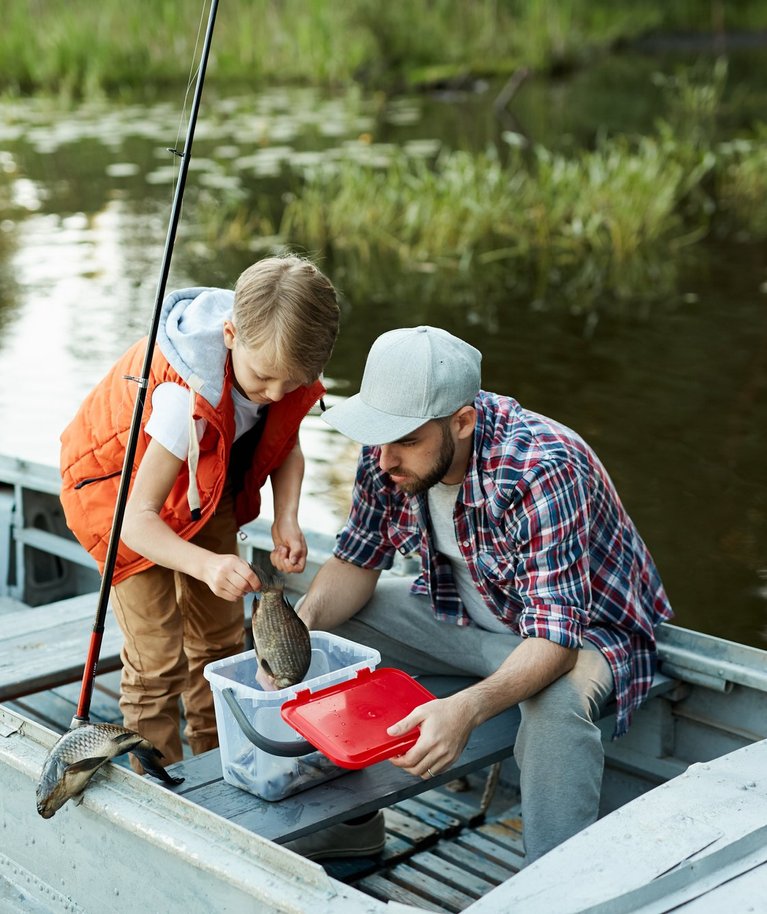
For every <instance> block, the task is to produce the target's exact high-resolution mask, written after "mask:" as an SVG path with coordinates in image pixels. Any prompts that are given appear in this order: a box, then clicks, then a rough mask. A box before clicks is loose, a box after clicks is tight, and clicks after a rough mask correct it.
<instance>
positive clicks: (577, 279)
mask: <svg viewBox="0 0 767 914" xmlns="http://www.w3.org/2000/svg"><path fill="white" fill-rule="evenodd" d="M681 149H682V147H681V146H680V145H679V144H678V143H675V142H674V141H673V138H672V137H670V136H668V135H666V136H659V137H643V138H640V139H638V140H633V141H632V140H630V139H628V138H625V137H618V138H614V139H609V140H604V141H602V142H601V143H600V144H599V145H598V147H597V148H596V149H594V150H592V151H583V152H579V153H577V154H574V155H570V156H566V155H564V154H556V153H552V152H550V151H548V150H546V149H544V148H541V147H537V148H535V149H534V150H533V152H532V156H528V155H527V154H526V153H525V152H524V151H521V150H519V149H517V148H512V149H511V150H510V155H509V158H508V160H507V161H502V160H501V157H500V155H499V154H498V153H497V152H496V151H494V150H492V149H490V150H488V151H487V152H485V153H484V154H482V155H479V156H475V155H472V154H470V153H467V152H463V151H443V152H441V153H440V154H439V155H438V156H437V157H436V159H435V161H434V162H433V163H430V162H428V161H426V160H424V159H422V158H412V157H409V156H407V155H406V154H404V153H402V152H395V153H393V154H392V157H391V161H390V164H389V165H388V167H386V168H380V167H373V166H371V165H369V164H366V163H365V162H364V161H359V160H350V161H346V162H343V163H333V164H332V165H330V166H328V165H324V166H320V167H317V168H312V169H310V170H308V172H307V173H305V174H304V176H303V180H304V182H305V183H304V185H303V187H302V188H301V190H300V192H298V193H297V194H296V196H295V198H294V199H293V200H292V201H291V202H289V203H288V205H287V207H286V209H285V214H284V218H283V221H282V224H281V227H280V230H281V234H282V235H283V237H285V238H286V239H289V240H291V241H294V242H298V243H300V244H304V245H308V246H310V247H313V248H319V249H320V250H323V251H328V252H330V254H331V255H332V256H333V257H334V258H336V259H338V258H339V257H344V258H354V259H357V260H359V261H361V262H365V261H369V260H370V258H371V257H372V256H374V255H378V254H381V253H383V254H388V255H391V256H394V257H395V258H396V259H397V260H398V261H399V262H400V263H401V264H402V265H403V267H404V268H405V269H407V270H417V271H419V272H425V271H447V272H448V273H449V274H450V275H451V277H454V276H455V275H456V274H461V273H462V274H471V275H476V274H477V273H482V272H485V273H486V272H487V271H488V270H493V271H495V273H496V274H497V272H498V271H499V270H503V271H505V272H508V273H509V275H511V276H513V277H514V280H513V285H514V287H515V288H516V289H517V292H518V293H521V294H523V295H525V296H527V297H528V298H530V299H532V300H533V301H540V302H545V301H547V300H548V299H550V298H551V296H552V295H556V296H563V295H564V296H565V297H566V298H568V299H569V301H570V302H571V303H573V304H576V303H577V306H578V307H579V308H582V307H588V306H589V305H590V304H593V303H594V302H596V301H599V300H602V299H604V298H605V297H613V298H617V299H624V298H629V297H636V296H637V295H639V296H640V297H649V298H654V297H656V296H659V295H663V294H667V293H668V288H666V287H659V286H658V284H657V282H655V281H654V277H655V274H659V273H660V272H661V271H660V270H659V269H658V268H657V263H659V262H662V261H664V260H666V259H668V257H669V255H670V254H672V253H673V252H674V251H675V250H678V249H680V248H681V247H683V246H685V245H687V244H689V243H691V241H693V240H695V238H696V237H697V235H698V233H699V232H700V231H702V230H703V228H704V226H700V225H699V226H698V227H697V228H698V231H697V232H692V233H691V231H690V226H689V225H687V224H686V223H685V219H684V217H683V213H682V210H681V204H682V202H683V201H684V200H685V199H686V198H688V197H689V195H690V193H691V192H692V191H693V190H694V189H695V188H697V187H698V186H699V184H700V183H701V181H702V179H703V177H704V175H705V174H706V173H707V172H708V171H709V170H710V169H711V168H713V165H714V158H713V156H712V155H711V154H709V153H707V152H704V151H702V150H697V151H696V150H695V149H693V148H692V147H689V146H684V147H683V150H684V155H681V154H680V150H681Z"/></svg>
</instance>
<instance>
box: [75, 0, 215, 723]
mask: <svg viewBox="0 0 767 914" xmlns="http://www.w3.org/2000/svg"><path fill="white" fill-rule="evenodd" d="M206 2H207V0H206ZM206 2H204V3H203V17H204V12H205V8H206ZM218 4H219V0H210V12H209V14H208V24H207V27H206V29H205V40H204V42H203V46H202V51H201V53H200V62H199V64H198V67H197V70H196V72H195V71H194V64H193V65H192V72H193V74H195V75H193V76H192V78H190V85H191V83H192V82H194V85H195V88H194V98H193V100H192V109H191V112H190V114H189V120H188V124H187V133H186V138H185V140H184V149H183V151H181V152H179V150H178V149H175V150H171V151H172V152H173V153H174V154H175V155H177V156H179V173H178V178H177V180H176V182H175V192H174V195H173V202H172V205H171V212H170V218H169V220H168V231H167V234H166V237H165V247H164V250H163V256H162V264H161V267H160V277H159V280H158V283H157V292H156V295H155V303H154V309H153V312H152V319H151V322H150V326H149V332H148V333H147V344H146V348H145V351H144V361H143V366H142V369H141V375H140V376H139V377H135V378H127V380H128V381H130V382H131V383H135V384H136V387H137V393H136V400H135V403H134V409H133V417H132V419H131V424H130V430H129V434H128V441H127V444H126V447H125V457H124V460H123V466H122V470H121V473H120V484H119V488H118V491H117V499H116V503H115V510H114V517H113V521H112V530H111V533H110V535H109V543H108V545H107V552H106V557H105V559H104V570H103V573H102V576H101V587H100V590H99V599H98V605H97V607H96V618H95V621H94V623H93V630H92V632H91V640H90V644H89V646H88V655H87V658H86V661H85V667H84V670H83V678H82V684H81V687H80V698H79V700H78V703H77V710H76V711H75V715H74V717H73V718H72V723H71V726H70V729H73V728H74V727H79V726H82V725H83V724H87V723H88V721H89V716H88V715H89V712H90V704H91V695H92V693H93V684H94V680H95V678H96V670H97V668H98V660H99V654H100V652H101V641H102V638H103V636H104V622H105V619H106V614H107V610H108V608H109V595H110V589H111V586H112V577H113V575H114V570H115V566H116V563H117V551H118V548H119V546H118V544H119V541H120V530H121V528H122V522H123V518H124V516H125V506H126V504H127V501H128V490H129V487H130V481H131V475H132V470H133V464H134V461H135V458H136V451H137V446H138V438H139V434H140V430H141V417H142V415H143V412H144V402H145V400H146V392H147V388H148V386H149V378H150V374H151V369H152V354H153V350H154V345H155V342H156V340H157V333H158V330H159V324H160V315H161V311H162V303H163V299H164V297H165V285H166V283H167V280H168V274H169V272H170V262H171V257H172V254H173V247H174V244H175V240H176V230H177V229H178V224H179V220H180V217H181V204H182V201H183V196H184V187H185V185H186V176H187V174H188V171H189V162H190V160H191V156H192V143H193V141H194V131H195V126H196V124H197V116H198V113H199V110H200V102H201V100H202V89H203V84H204V82H205V71H206V69H207V66H208V60H209V58H210V48H211V43H212V40H213V27H214V24H215V21H216V13H217V12H218ZM197 43H199V31H198V38H197ZM196 50H197V46H196V45H195V56H196ZM186 94H187V97H188V95H189V86H187V93H186ZM184 107H185V108H186V99H185V100H184Z"/></svg>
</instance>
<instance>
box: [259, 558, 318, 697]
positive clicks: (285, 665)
mask: <svg viewBox="0 0 767 914" xmlns="http://www.w3.org/2000/svg"><path fill="white" fill-rule="evenodd" d="M251 568H252V569H253V571H255V573H256V574H257V575H258V578H259V580H260V581H261V590H260V592H259V594H258V596H257V597H255V598H254V600H253V620H252V625H253V644H254V646H255V648H256V657H257V658H258V662H259V665H260V666H261V669H262V670H263V671H264V673H265V674H266V675H267V676H268V677H269V678H270V679H271V680H272V681H273V682H274V684H275V685H276V686H277V688H278V689H285V688H287V687H288V686H292V685H295V684H296V683H297V682H301V680H302V679H303V678H304V676H305V675H306V671H307V670H308V669H309V663H310V662H311V659H312V646H311V641H310V639H309V629H308V628H307V627H306V626H305V625H304V622H303V620H302V619H301V618H300V617H299V616H298V615H296V611H295V610H294V609H293V607H292V606H291V605H290V603H288V600H287V598H286V596H285V585H284V582H283V579H282V576H281V575H280V574H279V573H278V572H276V571H274V569H272V570H271V571H270V572H267V571H264V570H262V569H261V568H259V567H257V566H256V565H251Z"/></svg>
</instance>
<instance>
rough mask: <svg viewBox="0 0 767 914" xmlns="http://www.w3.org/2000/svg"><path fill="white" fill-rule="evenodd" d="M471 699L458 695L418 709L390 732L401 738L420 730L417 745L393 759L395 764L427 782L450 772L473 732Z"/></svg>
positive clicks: (430, 702)
mask: <svg viewBox="0 0 767 914" xmlns="http://www.w3.org/2000/svg"><path fill="white" fill-rule="evenodd" d="M471 706H472V702H471V699H470V698H469V697H468V696H467V695H466V693H463V692H458V693H457V694H456V695H451V696H450V697H449V698H437V699H436V700H435V701H429V702H426V704H423V705H419V706H418V707H417V708H415V709H414V710H413V711H411V712H410V714H408V716H407V717H404V718H403V719H402V720H400V721H398V722H397V723H396V724H393V725H392V726H391V727H389V729H388V731H387V732H388V733H389V735H390V736H399V735H402V734H404V733H407V732H408V731H409V730H412V729H413V728H414V727H420V731H421V732H420V735H419V737H418V740H417V742H416V743H415V745H414V746H412V747H411V748H410V749H408V751H407V752H406V753H405V754H404V755H399V756H397V757H396V758H393V759H391V762H392V764H394V765H396V766H397V767H398V768H403V769H404V770H405V771H407V772H408V774H413V775H415V776H416V777H420V778H428V777H431V775H432V774H437V773H438V772H440V771H444V770H445V768H449V767H450V766H451V765H452V764H453V763H454V762H455V761H456V760H457V759H458V757H459V756H460V754H461V753H462V752H463V750H464V747H465V746H466V742H467V740H468V739H469V735H470V734H471V731H472V730H473V729H474V726H475V724H474V723H473V711H472V707H471Z"/></svg>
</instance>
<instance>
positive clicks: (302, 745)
mask: <svg viewBox="0 0 767 914" xmlns="http://www.w3.org/2000/svg"><path fill="white" fill-rule="evenodd" d="M221 694H222V695H223V696H224V701H225V702H226V703H227V705H228V706H229V710H230V711H231V712H232V715H233V717H234V719H235V720H236V721H237V723H238V724H239V725H240V730H242V733H243V736H245V738H246V739H248V740H250V742H251V743H253V745H254V746H256V747H257V748H258V749H261V750H263V751H264V752H268V753H269V754H270V755H278V756H280V757H281V758H296V757H298V756H299V755H309V753H310V752H316V751H317V749H316V748H315V747H314V746H313V745H312V744H311V743H310V742H309V741H308V740H305V739H300V740H291V741H290V742H282V741H280V740H276V739H270V738H269V737H268V736H264V734H263V733H259V732H258V730H256V728H255V727H254V726H253V724H252V723H251V722H250V721H249V720H248V718H247V717H246V716H245V712H244V711H243V710H242V708H241V707H240V705H239V703H238V701H237V699H236V698H235V697H234V692H233V691H232V690H231V689H229V688H227V689H222V690H221Z"/></svg>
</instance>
